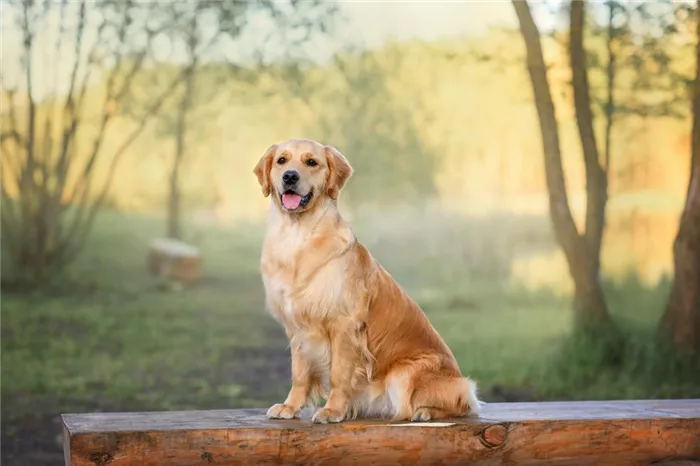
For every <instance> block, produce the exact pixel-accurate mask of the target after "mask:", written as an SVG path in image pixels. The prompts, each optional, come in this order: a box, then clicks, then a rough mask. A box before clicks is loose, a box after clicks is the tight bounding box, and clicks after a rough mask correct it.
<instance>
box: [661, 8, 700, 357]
mask: <svg viewBox="0 0 700 466" xmlns="http://www.w3.org/2000/svg"><path fill="white" fill-rule="evenodd" d="M698 8H700V0H698V2H697V6H696V14H698V13H697V12H698V11H700V10H698ZM696 35H697V40H698V42H697V46H696V73H695V89H694V91H693V106H692V109H693V126H692V143H691V163H690V181H689V182H688V192H687V194H686V200H685V205H684V207H683V212H682V213H681V218H680V225H679V227H678V234H677V235H676V239H675V241H674V243H673V259H674V260H673V262H674V275H675V279H674V283H673V289H672V291H671V295H670V297H669V300H668V304H667V306H666V311H665V312H664V315H663V317H662V318H661V323H660V327H661V330H662V331H663V332H664V333H665V334H666V335H667V336H668V337H670V340H671V341H672V342H673V344H674V345H675V346H676V348H678V349H679V350H682V351H690V352H696V353H697V352H698V351H700V21H697V22H696Z"/></svg>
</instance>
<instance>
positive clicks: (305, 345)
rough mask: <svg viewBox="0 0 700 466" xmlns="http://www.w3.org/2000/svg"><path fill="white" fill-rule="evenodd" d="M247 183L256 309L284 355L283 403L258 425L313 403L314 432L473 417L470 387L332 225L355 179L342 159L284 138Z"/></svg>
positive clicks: (433, 336)
mask: <svg viewBox="0 0 700 466" xmlns="http://www.w3.org/2000/svg"><path fill="white" fill-rule="evenodd" d="M254 173H255V175H256V176H257V179H258V182H259V183H260V186H261V188H262V193H263V195H264V196H265V197H268V196H270V197H271V201H270V206H269V212H268V219H267V232H266V235H265V239H264V242H263V248H262V255H261V260H260V269H261V275H262V280H263V284H264V288H265V297H266V305H267V309H268V311H269V312H270V313H271V314H272V316H273V317H274V318H275V319H276V320H277V321H279V322H280V323H281V324H282V326H283V327H284V330H285V332H286V334H287V338H288V339H289V347H290V350H291V373H292V377H291V389H290V391H289V395H288V396H287V399H286V400H285V401H284V402H283V403H279V404H275V405H274V406H272V407H271V408H270V409H269V410H268V411H267V417H268V418H271V419H292V418H295V417H299V416H300V413H301V410H302V409H303V408H305V407H306V406H312V407H313V408H316V406H318V403H319V401H321V399H325V401H326V402H325V405H324V406H323V407H322V408H320V409H318V410H317V411H316V412H315V414H313V417H312V422H314V423H322V424H325V423H337V422H342V421H345V420H352V419H356V418H358V417H363V418H384V419H392V420H396V421H398V420H410V421H430V420H437V419H443V418H451V417H462V416H467V415H470V414H478V412H479V408H480V406H481V404H482V403H481V402H480V401H479V400H478V398H477V387H476V383H475V382H474V381H473V380H471V379H469V378H467V377H463V376H462V374H461V372H460V369H459V366H458V364H457V361H456V360H455V358H454V355H453V354H452V352H451V351H450V349H449V348H448V347H447V345H446V344H445V343H444V341H443V340H442V339H441V337H440V336H439V335H438V333H437V331H436V330H435V329H434V328H433V326H432V325H431V324H430V322H429V321H428V318H427V317H426V315H425V314H424V313H423V311H422V310H421V309H420V307H419V306H418V305H417V304H416V303H415V302H414V301H413V300H412V299H411V298H410V297H409V296H408V295H407V294H406V293H405V291H404V290H403V289H402V288H401V287H400V286H399V285H398V284H397V282H396V281H395V280H394V279H393V278H392V276H391V275H390V274H389V273H388V272H387V271H386V270H385V269H384V268H383V267H382V266H381V265H380V264H379V263H378V262H377V261H376V260H375V259H374V258H373V257H372V255H371V254H370V253H369V252H368V250H367V249H366V248H365V247H364V246H362V244H360V242H359V241H358V240H357V238H356V237H355V235H354V234H353V231H352V229H351V228H350V225H349V224H348V223H347V222H346V221H345V220H343V218H342V217H341V215H340V212H339V210H338V207H337V200H338V196H339V194H340V191H341V190H342V189H343V186H344V185H345V184H346V182H347V181H348V179H349V178H350V177H351V176H352V175H353V168H352V167H351V166H350V164H349V163H348V161H347V159H346V158H345V156H343V154H341V153H340V151H338V150H337V149H336V148H334V147H333V146H329V145H322V144H320V143H319V142H316V141H314V140H310V139H291V140H288V141H285V142H283V143H280V144H273V145H272V146H270V147H269V148H268V149H267V151H266V152H265V154H264V155H263V156H262V157H261V158H260V161H259V162H258V164H257V165H256V167H255V169H254Z"/></svg>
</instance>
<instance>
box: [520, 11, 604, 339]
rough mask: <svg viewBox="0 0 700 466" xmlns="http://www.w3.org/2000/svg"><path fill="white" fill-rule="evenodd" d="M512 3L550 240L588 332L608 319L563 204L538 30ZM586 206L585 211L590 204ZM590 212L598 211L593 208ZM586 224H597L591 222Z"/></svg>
mask: <svg viewBox="0 0 700 466" xmlns="http://www.w3.org/2000/svg"><path fill="white" fill-rule="evenodd" d="M512 3H513V7H514V8H515V12H516V14H517V16H518V22H519V24H520V32H521V35H522V37H523V41H524V42H525V49H526V54H527V68H528V73H529V75H530V81H531V84H532V89H533V93H534V97H535V106H536V108H537V114H538V117H539V122H540V132H541V135H542V146H543V151H544V159H545V163H544V165H545V176H546V180H547V191H548V193H549V211H550V216H551V220H552V224H553V226H554V232H555V236H556V239H557V241H558V243H559V244H560V245H561V247H562V249H563V250H564V255H565V256H566V260H567V264H568V266H569V272H570V274H571V277H572V279H573V281H574V287H575V292H574V312H575V325H576V330H577V331H578V332H581V333H583V334H591V335H593V334H595V333H596V332H597V331H598V330H600V329H601V327H606V326H611V325H612V320H611V319H610V315H609V313H608V309H607V307H606V304H605V298H604V296H603V290H602V288H601V286H600V282H599V280H598V273H597V272H598V260H597V259H595V258H594V256H593V255H592V254H591V253H590V251H589V246H588V242H587V240H586V238H585V237H584V236H582V235H580V234H579V232H578V230H577V229H576V223H575V222H574V219H573V216H572V214H571V210H570V208H569V201H568V197H567V193H566V183H565V180H564V169H563V166H562V160H561V148H560V143H559V131H558V125H557V120H556V114H555V111H554V102H553V100H552V95H551V90H550V86H549V81H548V79H547V68H546V65H545V62H544V57H543V54H542V45H541V43H540V33H539V30H538V29H537V25H536V24H535V21H534V20H533V18H532V13H531V12H530V7H529V5H528V3H527V1H525V0H512ZM589 113H590V109H589ZM589 150H590V148H589ZM596 153H597V151H596ZM588 188H589V189H590V188H591V186H588ZM589 197H590V195H589ZM597 208H599V204H596V206H595V207H594V210H595V209H597ZM587 210H590V206H589V207H588V209H587ZM596 215H599V214H598V213H596ZM589 216H590V215H588V212H587V216H586V217H587V220H586V224H587V226H588V224H589V220H588V217H589ZM596 218H598V217H596ZM592 223H593V225H595V226H597V223H595V222H592ZM590 231H591V233H590V236H591V242H592V243H593V244H595V241H594V240H595V238H596V237H597V236H596V235H595V234H594V232H595V231H596V230H595V229H594V228H592V227H591V230H590ZM596 257H597V256H596Z"/></svg>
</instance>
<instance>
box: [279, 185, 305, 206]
mask: <svg viewBox="0 0 700 466" xmlns="http://www.w3.org/2000/svg"><path fill="white" fill-rule="evenodd" d="M312 195H313V191H309V194H307V195H306V196H301V195H300V194H297V193H295V192H294V191H293V190H291V189H288V190H287V191H285V192H284V193H283V194H282V196H281V198H282V205H283V206H284V208H285V209H287V210H296V209H298V208H299V207H306V205H307V204H308V203H309V201H310V200H311V196H312Z"/></svg>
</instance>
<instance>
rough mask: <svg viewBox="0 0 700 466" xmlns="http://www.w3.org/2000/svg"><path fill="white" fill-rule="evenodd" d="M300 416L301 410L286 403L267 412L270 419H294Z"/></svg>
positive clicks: (279, 404) (277, 405) (278, 404)
mask: <svg viewBox="0 0 700 466" xmlns="http://www.w3.org/2000/svg"><path fill="white" fill-rule="evenodd" d="M298 415H299V410H295V409H294V408H293V407H291V406H289V405H286V404H284V403H277V404H276V405H274V406H273V407H271V408H270V409H268V410H267V418H268V419H294V418H295V417H297V416H298Z"/></svg>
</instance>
